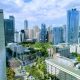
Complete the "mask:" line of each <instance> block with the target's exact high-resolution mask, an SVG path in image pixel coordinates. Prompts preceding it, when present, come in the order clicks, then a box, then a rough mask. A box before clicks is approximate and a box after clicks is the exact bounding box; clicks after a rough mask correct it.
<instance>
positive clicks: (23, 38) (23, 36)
mask: <svg viewBox="0 0 80 80" xmlns="http://www.w3.org/2000/svg"><path fill="white" fill-rule="evenodd" d="M20 38H21V42H25V31H24V30H21V32H20Z"/></svg>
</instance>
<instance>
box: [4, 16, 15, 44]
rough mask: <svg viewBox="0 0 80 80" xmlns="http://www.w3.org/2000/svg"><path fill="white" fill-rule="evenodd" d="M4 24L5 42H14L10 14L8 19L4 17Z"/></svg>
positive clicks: (13, 28)
mask: <svg viewBox="0 0 80 80" xmlns="http://www.w3.org/2000/svg"><path fill="white" fill-rule="evenodd" d="M4 26H5V41H6V44H7V43H11V42H14V32H15V22H14V17H13V16H10V17H9V19H4Z"/></svg>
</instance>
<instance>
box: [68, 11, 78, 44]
mask: <svg viewBox="0 0 80 80" xmlns="http://www.w3.org/2000/svg"><path fill="white" fill-rule="evenodd" d="M78 34H79V11H77V10H76V9H72V10H68V12H67V42H68V43H69V44H73V43H78Z"/></svg>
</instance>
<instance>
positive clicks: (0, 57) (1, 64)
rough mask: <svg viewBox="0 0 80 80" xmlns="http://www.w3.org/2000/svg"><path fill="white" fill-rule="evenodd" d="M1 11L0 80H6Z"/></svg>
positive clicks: (0, 13) (0, 14)
mask: <svg viewBox="0 0 80 80" xmlns="http://www.w3.org/2000/svg"><path fill="white" fill-rule="evenodd" d="M4 35H5V34H4V19H3V10H0V80H6V54H5V36H4Z"/></svg>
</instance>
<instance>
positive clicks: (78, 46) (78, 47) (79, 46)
mask: <svg viewBox="0 0 80 80" xmlns="http://www.w3.org/2000/svg"><path fill="white" fill-rule="evenodd" d="M72 52H77V53H78V54H80V44H73V45H70V53H72Z"/></svg>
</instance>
